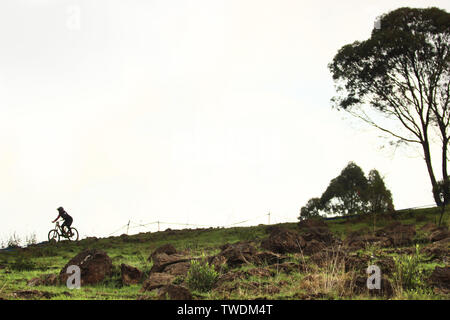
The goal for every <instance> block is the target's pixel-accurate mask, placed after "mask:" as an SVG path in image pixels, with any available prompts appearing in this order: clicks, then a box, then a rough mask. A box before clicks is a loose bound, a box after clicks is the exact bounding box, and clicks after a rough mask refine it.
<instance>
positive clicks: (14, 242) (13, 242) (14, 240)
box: [7, 232, 22, 248]
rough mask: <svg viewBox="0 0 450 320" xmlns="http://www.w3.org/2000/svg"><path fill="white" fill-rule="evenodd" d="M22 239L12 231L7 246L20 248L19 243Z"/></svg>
mask: <svg viewBox="0 0 450 320" xmlns="http://www.w3.org/2000/svg"><path fill="white" fill-rule="evenodd" d="M21 242H22V239H20V237H19V236H18V235H17V234H16V233H15V232H14V234H13V235H12V236H10V237H9V239H8V243H7V244H8V248H20V243H21Z"/></svg>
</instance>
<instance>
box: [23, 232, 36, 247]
mask: <svg viewBox="0 0 450 320" xmlns="http://www.w3.org/2000/svg"><path fill="white" fill-rule="evenodd" d="M25 242H26V244H27V246H29V245H33V244H36V243H37V238H36V233H32V234H30V235H29V236H27V237H26V239H25Z"/></svg>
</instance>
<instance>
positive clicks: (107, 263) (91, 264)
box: [59, 249, 112, 285]
mask: <svg viewBox="0 0 450 320" xmlns="http://www.w3.org/2000/svg"><path fill="white" fill-rule="evenodd" d="M70 265H77V266H78V267H80V269H81V285H85V284H95V283H99V282H101V281H103V280H104V279H105V278H106V277H107V276H109V275H111V272H112V261H111V259H110V257H109V256H108V255H107V254H106V252H104V251H102V250H97V249H86V250H84V251H82V252H81V253H79V254H78V255H76V256H75V257H74V258H72V259H71V260H70V261H69V262H68V263H67V264H66V265H65V266H64V268H63V269H62V270H61V272H60V274H59V278H60V281H61V282H62V283H66V282H67V278H68V277H69V276H70V274H67V268H68V267H69V266H70Z"/></svg>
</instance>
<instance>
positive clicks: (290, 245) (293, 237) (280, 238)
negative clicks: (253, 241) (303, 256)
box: [261, 227, 306, 253]
mask: <svg viewBox="0 0 450 320" xmlns="http://www.w3.org/2000/svg"><path fill="white" fill-rule="evenodd" d="M305 246H306V242H305V240H304V239H303V238H302V237H301V236H300V235H299V234H297V233H296V232H294V231H291V230H288V229H284V228H280V227H278V228H273V229H272V231H271V233H270V235H269V237H268V238H267V239H264V240H263V241H262V242H261V247H262V248H263V249H266V250H269V251H273V252H276V253H295V252H301V250H302V248H304V247H305Z"/></svg>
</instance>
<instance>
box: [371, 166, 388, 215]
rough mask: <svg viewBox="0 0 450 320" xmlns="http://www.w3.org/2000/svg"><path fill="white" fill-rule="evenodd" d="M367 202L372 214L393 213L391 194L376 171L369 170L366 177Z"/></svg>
mask: <svg viewBox="0 0 450 320" xmlns="http://www.w3.org/2000/svg"><path fill="white" fill-rule="evenodd" d="M367 180H368V188H367V200H368V202H369V212H370V213H372V214H377V213H385V212H392V211H394V203H393V201H392V193H391V191H390V190H388V189H387V188H386V185H385V184H384V180H383V178H382V177H381V175H380V173H379V172H378V170H375V169H373V170H371V171H370V172H369V177H368V179H367Z"/></svg>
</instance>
